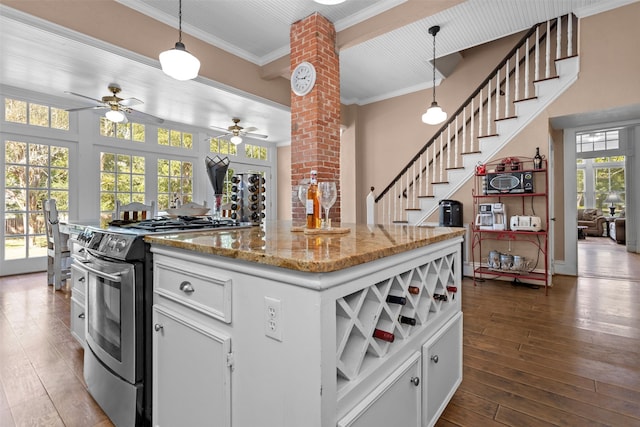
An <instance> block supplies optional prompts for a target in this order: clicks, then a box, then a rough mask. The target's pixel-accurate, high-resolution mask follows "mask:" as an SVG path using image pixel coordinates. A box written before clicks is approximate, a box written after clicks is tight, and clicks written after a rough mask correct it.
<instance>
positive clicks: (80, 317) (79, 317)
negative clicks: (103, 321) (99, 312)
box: [71, 296, 85, 348]
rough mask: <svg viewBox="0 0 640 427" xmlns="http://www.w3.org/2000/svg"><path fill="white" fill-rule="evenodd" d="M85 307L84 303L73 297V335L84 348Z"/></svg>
mask: <svg viewBox="0 0 640 427" xmlns="http://www.w3.org/2000/svg"><path fill="white" fill-rule="evenodd" d="M84 307H85V305H84V301H82V302H80V301H78V300H77V299H76V297H75V296H73V297H71V335H72V336H73V337H74V338H75V339H76V340H77V341H78V342H79V343H80V344H81V345H82V347H83V348H84V347H85V345H84V343H85V337H84V328H85V321H84V319H85V315H84Z"/></svg>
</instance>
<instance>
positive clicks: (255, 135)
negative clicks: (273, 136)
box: [241, 132, 269, 139]
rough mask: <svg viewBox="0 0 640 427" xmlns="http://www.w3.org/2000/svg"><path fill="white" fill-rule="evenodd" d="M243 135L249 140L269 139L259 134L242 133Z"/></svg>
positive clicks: (267, 136)
mask: <svg viewBox="0 0 640 427" xmlns="http://www.w3.org/2000/svg"><path fill="white" fill-rule="evenodd" d="M241 134H243V135H245V136H248V137H249V138H262V139H267V138H269V135H262V134H259V133H251V132H241Z"/></svg>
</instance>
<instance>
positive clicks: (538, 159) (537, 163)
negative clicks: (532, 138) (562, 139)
mask: <svg viewBox="0 0 640 427" xmlns="http://www.w3.org/2000/svg"><path fill="white" fill-rule="evenodd" d="M533 168H534V169H542V156H541V155H540V147H536V155H535V156H533Z"/></svg>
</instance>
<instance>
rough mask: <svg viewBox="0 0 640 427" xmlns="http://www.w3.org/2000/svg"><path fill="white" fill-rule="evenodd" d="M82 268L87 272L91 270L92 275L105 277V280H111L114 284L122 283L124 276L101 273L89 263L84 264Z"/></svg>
mask: <svg viewBox="0 0 640 427" xmlns="http://www.w3.org/2000/svg"><path fill="white" fill-rule="evenodd" d="M82 267H84V268H86V269H87V270H89V271H90V272H91V273H93V274H95V275H96V276H98V277H103V278H105V279H108V280H111V281H112V282H118V283H120V282H122V277H121V276H122V275H121V273H113V274H109V273H105V272H104V271H100V270H98V269H96V268H93V267H91V266H90V265H89V264H88V263H83V264H82Z"/></svg>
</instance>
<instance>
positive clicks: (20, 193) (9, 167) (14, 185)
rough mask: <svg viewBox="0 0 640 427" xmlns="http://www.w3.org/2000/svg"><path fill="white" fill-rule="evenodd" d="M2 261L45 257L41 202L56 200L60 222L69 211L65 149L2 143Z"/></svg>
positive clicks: (23, 143) (67, 159) (45, 242)
mask: <svg viewBox="0 0 640 427" xmlns="http://www.w3.org/2000/svg"><path fill="white" fill-rule="evenodd" d="M4 151H5V152H4V155H5V166H4V179H5V198H4V216H5V225H4V226H5V253H4V259H5V260H10V259H11V260H12V259H22V258H33V257H41V256H46V255H47V238H46V230H45V228H44V215H43V214H42V202H43V201H44V200H46V199H50V198H52V199H56V205H57V208H58V210H59V211H60V218H61V219H66V218H67V217H68V211H69V149H68V148H65V147H59V146H55V145H51V146H50V145H45V144H33V143H27V142H20V141H5V146H4Z"/></svg>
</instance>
